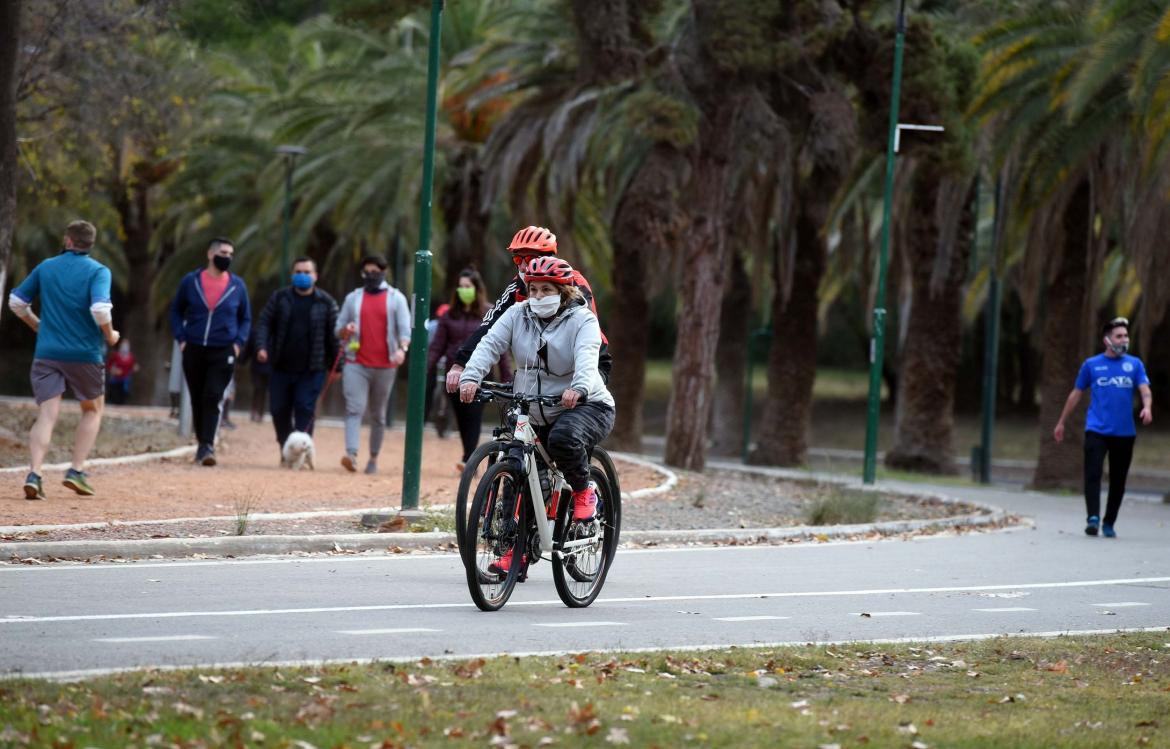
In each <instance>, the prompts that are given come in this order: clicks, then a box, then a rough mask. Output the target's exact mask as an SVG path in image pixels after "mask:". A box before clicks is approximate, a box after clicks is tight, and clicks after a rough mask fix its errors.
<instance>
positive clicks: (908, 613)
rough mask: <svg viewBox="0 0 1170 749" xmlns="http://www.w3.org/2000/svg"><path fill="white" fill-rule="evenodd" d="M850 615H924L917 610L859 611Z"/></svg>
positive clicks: (875, 616)
mask: <svg viewBox="0 0 1170 749" xmlns="http://www.w3.org/2000/svg"><path fill="white" fill-rule="evenodd" d="M849 616H865V617H871V616H872V617H873V618H875V619H876V618H877V617H879V616H922V614H921V613H919V612H917V611H866V612H864V613H862V612H860V611H858V612H854V613H852V614H850V615H849Z"/></svg>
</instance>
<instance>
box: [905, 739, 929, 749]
mask: <svg viewBox="0 0 1170 749" xmlns="http://www.w3.org/2000/svg"><path fill="white" fill-rule="evenodd" d="M910 749H930V744H927V743H926V742H924V741H915V742H913V743H911V744H910Z"/></svg>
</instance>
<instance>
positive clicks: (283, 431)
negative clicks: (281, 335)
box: [268, 369, 325, 445]
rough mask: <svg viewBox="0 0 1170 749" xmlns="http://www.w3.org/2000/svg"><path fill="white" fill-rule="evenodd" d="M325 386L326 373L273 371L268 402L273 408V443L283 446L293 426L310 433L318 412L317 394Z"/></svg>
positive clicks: (297, 429) (270, 377)
mask: <svg viewBox="0 0 1170 749" xmlns="http://www.w3.org/2000/svg"><path fill="white" fill-rule="evenodd" d="M324 386H325V372H323V371H322V372H281V371H280V370H279V369H274V370H272V374H271V375H270V376H269V379H268V403H269V405H270V407H271V410H272V426H273V428H274V429H275V430H276V443H277V444H278V445H284V442H285V440H287V439H288V436H289V435H290V434H292V432H293V430H294V429H295V430H296V431H298V432H306V433H307V434H312V433H313V421H314V416H316V412H317V396H319V395H321V388H322V387H324Z"/></svg>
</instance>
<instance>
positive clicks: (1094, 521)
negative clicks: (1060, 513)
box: [1085, 515, 1101, 536]
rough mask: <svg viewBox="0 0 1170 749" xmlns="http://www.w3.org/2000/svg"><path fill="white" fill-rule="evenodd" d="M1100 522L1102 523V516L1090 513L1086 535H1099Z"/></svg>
mask: <svg viewBox="0 0 1170 749" xmlns="http://www.w3.org/2000/svg"><path fill="white" fill-rule="evenodd" d="M1100 524H1101V518H1099V517H1097V516H1096V515H1090V516H1089V520H1088V523H1087V524H1086V525H1085V535H1086V536H1095V535H1097V527H1098V526H1099V525H1100Z"/></svg>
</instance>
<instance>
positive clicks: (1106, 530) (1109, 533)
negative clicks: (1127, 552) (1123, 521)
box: [1101, 525, 1117, 538]
mask: <svg viewBox="0 0 1170 749" xmlns="http://www.w3.org/2000/svg"><path fill="white" fill-rule="evenodd" d="M1101 535H1102V536H1104V537H1105V538H1117V531H1115V530H1113V526H1112V525H1103V526H1101Z"/></svg>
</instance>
